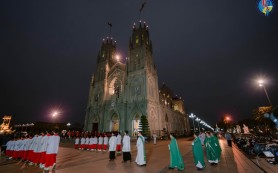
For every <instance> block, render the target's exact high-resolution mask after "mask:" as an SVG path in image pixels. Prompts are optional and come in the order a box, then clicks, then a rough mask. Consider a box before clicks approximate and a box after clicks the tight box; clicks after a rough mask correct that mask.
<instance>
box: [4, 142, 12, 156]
mask: <svg viewBox="0 0 278 173" xmlns="http://www.w3.org/2000/svg"><path fill="white" fill-rule="evenodd" d="M12 145H13V140H9V141H8V142H7V144H6V146H7V148H6V156H8V157H11V153H12V150H11V148H12Z"/></svg>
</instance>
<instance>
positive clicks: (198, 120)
mask: <svg viewBox="0 0 278 173" xmlns="http://www.w3.org/2000/svg"><path fill="white" fill-rule="evenodd" d="M195 121H197V122H198V127H199V132H200V121H201V119H200V118H196V119H195Z"/></svg>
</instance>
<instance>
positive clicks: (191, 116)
mask: <svg viewBox="0 0 278 173" xmlns="http://www.w3.org/2000/svg"><path fill="white" fill-rule="evenodd" d="M195 117H196V115H194V114H193V113H191V114H190V115H189V118H192V122H193V128H194V130H193V133H195V124H194V119H195Z"/></svg>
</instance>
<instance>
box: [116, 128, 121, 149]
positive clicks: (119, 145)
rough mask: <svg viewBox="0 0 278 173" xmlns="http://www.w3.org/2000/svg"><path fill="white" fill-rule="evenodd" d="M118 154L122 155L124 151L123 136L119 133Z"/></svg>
mask: <svg viewBox="0 0 278 173" xmlns="http://www.w3.org/2000/svg"><path fill="white" fill-rule="evenodd" d="M116 151H117V154H121V151H122V136H121V133H120V132H119V133H118V135H117V148H116Z"/></svg>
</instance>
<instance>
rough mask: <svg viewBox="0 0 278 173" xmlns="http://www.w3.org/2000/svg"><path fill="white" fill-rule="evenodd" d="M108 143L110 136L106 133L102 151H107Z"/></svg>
mask: <svg viewBox="0 0 278 173" xmlns="http://www.w3.org/2000/svg"><path fill="white" fill-rule="evenodd" d="M107 145H108V137H107V134H105V133H104V138H103V150H102V151H107Z"/></svg>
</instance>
